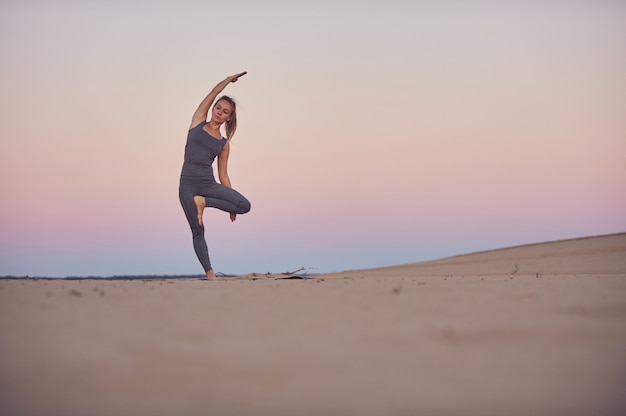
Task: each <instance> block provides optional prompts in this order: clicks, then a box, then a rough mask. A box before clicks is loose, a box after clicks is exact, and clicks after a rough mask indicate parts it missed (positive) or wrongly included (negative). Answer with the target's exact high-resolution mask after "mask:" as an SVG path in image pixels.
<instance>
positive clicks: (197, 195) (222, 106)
mask: <svg viewBox="0 0 626 416" xmlns="http://www.w3.org/2000/svg"><path fill="white" fill-rule="evenodd" d="M245 74H246V72H241V73H239V74H235V75H231V76H229V77H228V78H226V79H225V80H223V81H222V82H220V83H219V84H217V85H216V86H215V87H213V89H212V90H211V92H210V93H209V95H207V96H206V97H205V98H204V100H202V102H201V103H200V105H199V106H198V109H197V110H196V112H195V113H194V114H193V117H192V118H191V125H190V126H189V132H188V134H187V144H186V145H185V162H184V164H183V169H182V172H181V175H180V187H179V190H178V196H179V198H180V203H181V205H182V206H183V210H184V211H185V216H186V217H187V221H188V222H189V226H190V227H191V233H192V235H193V248H194V250H195V251H196V255H197V256H198V260H200V263H201V264H202V267H203V268H204V271H205V273H206V277H207V278H208V279H209V280H215V272H214V271H213V268H212V267H211V261H210V260H209V250H208V248H207V244H206V241H205V240H204V224H203V222H202V213H203V211H204V208H205V207H213V208H218V209H221V210H222V211H226V212H228V213H230V220H231V221H235V219H236V218H237V214H245V213H246V212H248V211H250V202H249V201H248V200H247V199H246V198H245V197H244V196H243V195H241V194H240V193H239V192H237V191H235V190H234V189H232V186H231V183H230V178H229V177H228V155H229V153H230V140H231V139H232V137H233V135H234V134H235V130H236V129H237V107H236V105H235V101H234V100H233V99H232V98H230V97H228V96H226V95H224V96H222V97H220V98H218V99H217V101H216V102H215V105H214V106H213V109H212V110H211V117H210V119H208V121H207V117H208V114H209V109H210V108H211V105H212V104H213V102H214V101H215V99H216V98H217V96H218V94H220V93H221V92H222V91H223V90H224V88H226V86H227V85H228V84H230V83H231V82H236V81H237V80H238V79H239V78H240V77H242V76H243V75H245ZM222 124H225V131H226V138H224V137H222V134H221V131H220V128H221V127H222ZM216 157H217V172H218V177H219V181H220V183H217V182H216V181H215V177H214V176H213V161H214V160H215V158H216Z"/></svg>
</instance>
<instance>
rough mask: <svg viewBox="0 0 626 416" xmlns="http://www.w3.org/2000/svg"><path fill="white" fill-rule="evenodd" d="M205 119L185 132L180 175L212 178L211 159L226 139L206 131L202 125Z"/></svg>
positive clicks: (212, 159) (220, 149) (218, 151)
mask: <svg viewBox="0 0 626 416" xmlns="http://www.w3.org/2000/svg"><path fill="white" fill-rule="evenodd" d="M205 124H207V122H206V121H203V122H202V123H200V124H198V125H197V126H196V127H194V128H192V129H190V130H189V133H187V144H186V145H185V162H184V163H183V169H182V172H181V174H180V176H186V177H194V178H199V177H202V178H213V179H215V177H214V176H213V161H214V160H215V157H216V156H217V155H218V154H219V153H220V152H221V151H222V149H223V148H224V145H225V144H226V142H227V140H226V139H225V138H223V137H222V138H220V139H218V138H216V137H213V136H211V135H210V134H209V133H207V132H206V131H205V130H204V129H203V127H204V125H205Z"/></svg>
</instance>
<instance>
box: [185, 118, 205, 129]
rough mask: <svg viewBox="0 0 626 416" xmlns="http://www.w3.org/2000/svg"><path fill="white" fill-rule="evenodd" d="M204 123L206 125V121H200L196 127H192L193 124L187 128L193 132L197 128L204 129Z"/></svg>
mask: <svg viewBox="0 0 626 416" xmlns="http://www.w3.org/2000/svg"><path fill="white" fill-rule="evenodd" d="M206 123H207V121H206V120H202V121H201V122H199V123H198V124H196V125H193V124H192V125H191V126H189V131H191V130H194V129H197V128H202V127H204V125H205V124H206Z"/></svg>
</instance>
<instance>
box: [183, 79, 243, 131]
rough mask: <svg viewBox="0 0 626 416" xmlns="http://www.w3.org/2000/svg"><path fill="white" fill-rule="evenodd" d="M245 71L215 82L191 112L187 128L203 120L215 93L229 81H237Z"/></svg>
mask: <svg viewBox="0 0 626 416" xmlns="http://www.w3.org/2000/svg"><path fill="white" fill-rule="evenodd" d="M246 73H247V71H244V72H240V73H238V74H235V75H231V76H229V77H227V78H226V79H225V80H223V81H222V82H220V83H219V84H217V85H216V86H215V87H213V89H212V90H211V92H210V93H209V95H207V96H206V97H204V100H202V102H201V103H200V105H199V106H198V109H197V110H196V112H195V113H193V117H192V118H191V125H190V126H189V128H190V129H192V128H194V127H196V126H197V125H198V124H200V123H202V122H203V121H206V119H207V116H208V114H209V108H211V104H213V101H215V98H217V95H218V94H219V93H220V92H222V91H223V90H224V88H226V86H227V85H228V84H230V83H231V82H237V80H238V79H239V77H241V76H243V75H246Z"/></svg>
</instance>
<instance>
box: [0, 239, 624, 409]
mask: <svg viewBox="0 0 626 416" xmlns="http://www.w3.org/2000/svg"><path fill="white" fill-rule="evenodd" d="M276 277H280V276H247V277H245V278H241V279H228V280H221V281H217V282H207V281H200V280H196V279H176V280H160V279H145V280H123V281H117V280H77V281H68V280H43V279H42V280H36V279H20V280H0V414H2V415H5V416H9V415H64V416H72V415H81V416H83V415H96V416H97V415H107V416H108V415H277V416H282V415H594V416H597V415H618V414H621V415H623V414H626V234H618V235H611V236H603V237H597V238H586V239H579V240H569V241H564V242H556V243H546V244H537V245H531V246H524V247H516V248H511V249H504V250H496V251H491V252H485V253H477V254H472V255H467V256H458V257H453V258H450V259H445V260H440V261H435V262H427V263H418V264H412V265H403V266H396V267H390V268H381V269H371V270H356V271H347V272H342V273H336V274H329V275H322V276H316V278H314V279H308V280H302V279H288V280H285V279H281V280H277V279H276Z"/></svg>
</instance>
